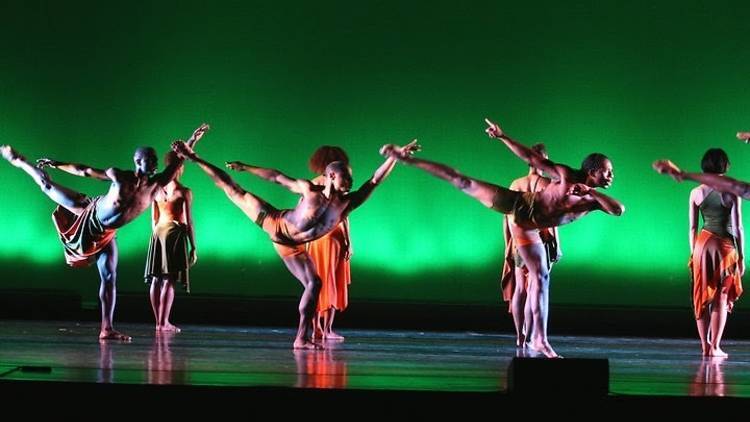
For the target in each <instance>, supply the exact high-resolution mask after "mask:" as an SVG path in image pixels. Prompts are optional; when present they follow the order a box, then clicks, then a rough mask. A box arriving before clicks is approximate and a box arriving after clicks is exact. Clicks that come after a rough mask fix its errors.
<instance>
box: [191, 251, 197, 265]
mask: <svg viewBox="0 0 750 422" xmlns="http://www.w3.org/2000/svg"><path fill="white" fill-rule="evenodd" d="M196 262H198V254H197V252H196V251H195V248H193V249H191V250H190V265H195V263H196Z"/></svg>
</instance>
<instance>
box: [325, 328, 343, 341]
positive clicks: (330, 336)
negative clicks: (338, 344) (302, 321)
mask: <svg viewBox="0 0 750 422" xmlns="http://www.w3.org/2000/svg"><path fill="white" fill-rule="evenodd" d="M326 340H329V341H344V336H342V335H341V334H338V333H336V332H334V331H333V330H331V331H329V332H328V334H327V335H326Z"/></svg>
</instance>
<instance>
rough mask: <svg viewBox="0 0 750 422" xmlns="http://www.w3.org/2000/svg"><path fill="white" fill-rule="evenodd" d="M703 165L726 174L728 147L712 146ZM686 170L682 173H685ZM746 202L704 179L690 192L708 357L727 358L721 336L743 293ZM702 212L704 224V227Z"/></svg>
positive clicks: (696, 302)
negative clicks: (744, 210)
mask: <svg viewBox="0 0 750 422" xmlns="http://www.w3.org/2000/svg"><path fill="white" fill-rule="evenodd" d="M656 168H657V169H660V168H663V169H664V172H666V173H669V174H671V175H673V176H675V177H677V178H688V177H687V176H685V175H686V173H683V172H681V171H679V170H678V169H677V167H676V166H669V165H667V164H666V163H662V164H657V165H656ZM701 169H702V170H703V174H704V175H706V176H716V177H724V174H725V173H726V172H727V170H728V169H729V157H728V156H727V154H726V152H724V150H722V149H719V148H711V149H709V150H708V151H706V153H705V154H704V155H703V159H702V161H701ZM681 175H682V176H681ZM741 205H742V202H741V201H740V199H739V197H738V196H737V195H734V194H732V193H724V192H721V191H719V190H717V189H716V188H714V187H712V186H709V185H706V184H701V185H699V186H698V187H696V188H695V189H693V190H692V191H691V192H690V207H689V208H688V216H689V221H690V232H689V235H690V238H689V240H690V251H691V255H690V270H691V273H692V279H693V311H694V314H695V320H696V324H697V326H698V335H699V337H700V340H701V350H702V352H703V356H716V357H726V356H727V353H726V352H724V351H723V350H722V349H721V339H722V336H723V334H724V328H725V325H726V321H727V312H731V310H732V308H733V307H734V302H735V301H736V300H737V299H738V298H739V297H740V295H742V281H741V277H742V275H743V274H744V273H745V259H744V249H745V234H744V229H743V227H742V208H741ZM699 215H700V216H702V217H703V227H702V228H701V230H700V231H699V230H698V219H699Z"/></svg>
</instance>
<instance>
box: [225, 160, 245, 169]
mask: <svg viewBox="0 0 750 422" xmlns="http://www.w3.org/2000/svg"><path fill="white" fill-rule="evenodd" d="M224 165H225V166H227V168H228V169H230V170H234V171H242V169H243V168H244V167H245V165H244V164H242V162H240V161H227V162H226V163H224Z"/></svg>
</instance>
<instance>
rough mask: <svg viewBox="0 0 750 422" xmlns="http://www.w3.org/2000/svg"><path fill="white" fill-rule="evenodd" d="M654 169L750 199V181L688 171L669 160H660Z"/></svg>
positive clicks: (681, 179) (675, 177)
mask: <svg viewBox="0 0 750 422" xmlns="http://www.w3.org/2000/svg"><path fill="white" fill-rule="evenodd" d="M653 168H654V170H656V171H657V172H658V173H660V174H666V175H668V176H671V177H672V178H673V179H675V180H676V181H678V182H681V181H683V180H692V181H694V182H698V183H701V184H704V185H706V186H710V187H712V188H714V189H716V190H717V191H719V192H725V193H731V194H732V195H737V196H739V197H740V198H742V199H750V183H747V182H743V181H741V180H737V179H733V178H731V177H728V176H724V175H721V174H714V173H688V172H685V171H682V170H681V169H680V168H679V167H677V165H675V164H674V163H673V162H671V161H669V160H658V161H655V162H654V164H653Z"/></svg>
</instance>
